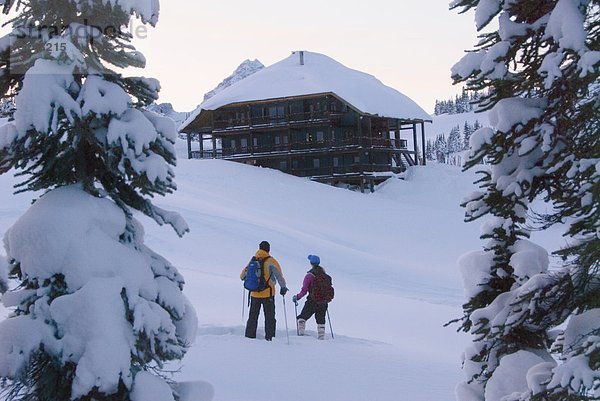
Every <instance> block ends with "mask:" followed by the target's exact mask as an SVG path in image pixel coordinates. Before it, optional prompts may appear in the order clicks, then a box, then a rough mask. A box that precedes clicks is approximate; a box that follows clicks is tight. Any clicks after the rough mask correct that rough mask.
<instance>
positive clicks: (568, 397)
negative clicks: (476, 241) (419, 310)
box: [451, 0, 600, 401]
mask: <svg viewBox="0 0 600 401" xmlns="http://www.w3.org/2000/svg"><path fill="white" fill-rule="evenodd" d="M451 8H460V9H461V10H462V11H463V12H464V11H468V10H474V11H475V20H476V25H477V29H478V30H480V31H483V30H484V29H486V27H492V26H496V24H490V23H491V22H492V21H494V20H496V21H497V22H498V24H497V26H498V29H496V28H491V29H490V30H491V32H488V33H482V34H481V35H480V41H479V44H478V45H477V48H476V49H475V50H473V51H470V52H468V53H467V54H466V55H465V56H464V57H463V59H462V60H461V61H460V62H459V63H457V64H456V65H455V66H454V67H453V68H452V75H453V78H454V80H455V82H457V83H458V82H461V83H463V82H466V84H467V87H468V88H469V89H476V90H482V89H485V92H484V95H482V97H481V98H480V99H479V101H478V106H479V108H480V109H483V110H490V112H489V116H490V118H489V119H490V124H491V127H487V128H481V129H479V130H478V131H477V132H476V133H475V134H473V137H472V138H471V143H472V145H473V147H472V149H471V152H470V154H469V160H468V162H467V163H466V168H471V167H473V166H475V165H477V164H478V163H480V162H481V161H482V160H483V159H484V158H485V159H486V160H488V161H489V163H490V164H491V166H490V169H487V170H485V171H482V172H481V174H482V177H481V179H480V180H479V182H478V183H479V186H480V188H481V190H479V191H477V192H474V193H473V194H472V195H471V196H470V197H469V200H468V201H467V202H466V203H465V206H466V210H467V212H466V219H467V220H468V221H471V220H475V219H478V218H480V217H482V216H491V217H492V218H491V219H488V221H487V222H486V224H485V225H484V228H483V235H482V237H481V238H482V239H484V240H485V241H486V242H485V245H484V246H483V250H481V251H477V252H472V253H470V254H467V255H465V256H463V258H462V259H461V261H460V266H461V269H462V272H463V276H464V282H465V290H466V293H467V294H468V296H469V300H468V302H467V303H466V304H465V305H464V306H463V309H464V316H463V318H462V319H460V323H461V329H462V330H464V331H466V332H470V333H471V334H472V335H473V343H472V345H471V346H470V347H469V348H468V349H467V350H466V351H465V354H464V366H463V369H464V371H465V374H466V381H465V382H463V383H461V384H460V385H459V386H458V387H457V397H458V399H459V400H460V401H473V400H480V401H483V400H486V401H487V400H491V401H496V400H497V401H500V400H502V401H516V400H519V401H526V400H545V401H559V400H560V401H575V400H577V401H583V400H598V399H600V323H599V322H600V237H599V236H598V233H599V232H600V167H599V166H600V132H599V127H600V110H599V107H600V103H599V102H598V99H599V95H600V86H599V85H598V77H599V74H598V71H599V67H600V47H599V46H600V2H598V1H587V0H581V1H579V0H550V1H527V0H515V1H512V0H511V1H506V0H501V1H497V2H489V1H483V0H481V1H480V0H455V1H453V2H452V4H451ZM540 198H541V199H544V200H546V201H547V202H548V203H550V204H551V205H552V207H549V208H548V210H547V211H543V213H542V212H541V211H539V210H535V209H534V207H533V206H532V202H533V201H534V200H536V199H540ZM559 223H564V224H565V226H566V228H565V232H564V235H565V236H566V243H567V245H565V247H563V248H561V249H553V250H552V251H554V253H555V254H556V255H558V256H561V257H562V263H560V264H559V265H557V266H550V265H549V258H548V253H547V251H546V250H545V249H543V248H541V247H540V246H538V245H536V244H534V243H533V242H531V241H529V239H528V238H529V233H530V232H529V230H530V229H531V228H532V227H533V228H535V229H540V230H545V229H548V228H549V227H551V226H554V225H556V224H559Z"/></svg>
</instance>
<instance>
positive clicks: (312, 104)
mask: <svg viewBox="0 0 600 401" xmlns="http://www.w3.org/2000/svg"><path fill="white" fill-rule="evenodd" d="M326 111H328V112H330V113H337V112H346V111H348V106H347V105H346V104H343V103H342V102H340V101H338V100H337V99H330V100H324V99H306V100H302V101H295V102H291V103H288V104H271V105H267V106H252V107H251V108H250V109H246V108H238V109H229V110H224V113H226V114H224V115H223V114H221V115H218V116H217V121H228V122H229V124H230V125H232V126H236V125H245V124H247V123H249V122H250V117H251V116H252V117H255V118H256V117H261V118H262V119H263V120H269V121H280V120H283V119H284V118H285V116H286V114H287V115H302V114H305V115H306V116H309V117H312V116H313V114H316V115H318V114H319V113H322V112H326Z"/></svg>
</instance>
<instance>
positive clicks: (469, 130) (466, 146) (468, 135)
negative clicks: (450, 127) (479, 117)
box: [462, 121, 474, 150]
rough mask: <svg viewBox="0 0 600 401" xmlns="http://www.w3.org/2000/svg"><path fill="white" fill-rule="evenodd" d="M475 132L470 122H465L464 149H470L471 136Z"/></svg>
mask: <svg viewBox="0 0 600 401" xmlns="http://www.w3.org/2000/svg"><path fill="white" fill-rule="evenodd" d="M473 132H474V128H473V127H471V124H469V122H468V121H465V125H464V126H463V143H462V148H463V150H464V149H469V141H470V140H471V134H472V133H473Z"/></svg>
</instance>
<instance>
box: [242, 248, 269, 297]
mask: <svg viewBox="0 0 600 401" xmlns="http://www.w3.org/2000/svg"><path fill="white" fill-rule="evenodd" d="M267 259H268V258H265V259H260V260H259V259H257V258H256V256H253V257H252V259H250V263H248V266H247V267H246V277H244V288H245V289H247V290H248V291H258V292H260V291H263V290H266V289H267V288H268V287H269V280H267V279H265V273H264V272H265V260H267Z"/></svg>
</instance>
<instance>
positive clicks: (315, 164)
mask: <svg viewBox="0 0 600 401" xmlns="http://www.w3.org/2000/svg"><path fill="white" fill-rule="evenodd" d="M313 167H314V168H319V167H321V159H313Z"/></svg>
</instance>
